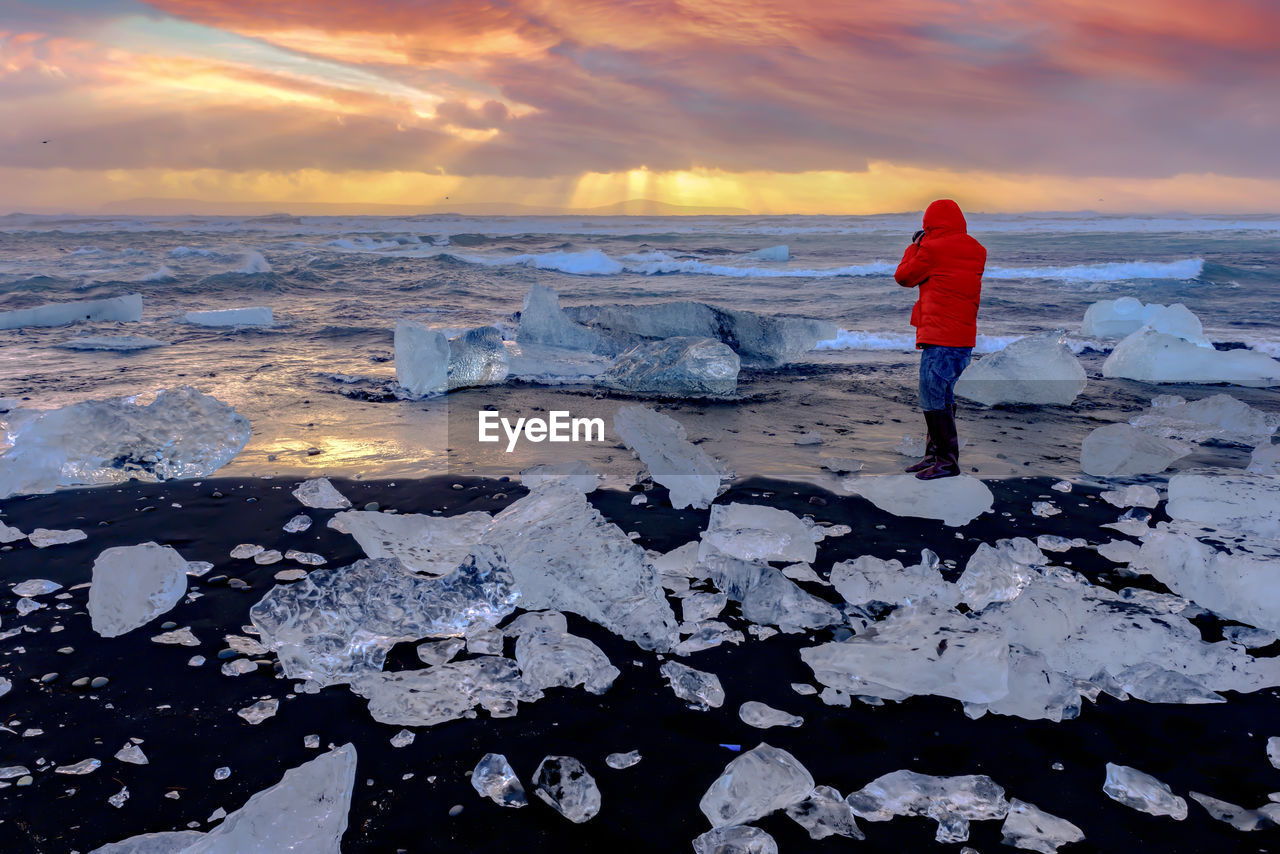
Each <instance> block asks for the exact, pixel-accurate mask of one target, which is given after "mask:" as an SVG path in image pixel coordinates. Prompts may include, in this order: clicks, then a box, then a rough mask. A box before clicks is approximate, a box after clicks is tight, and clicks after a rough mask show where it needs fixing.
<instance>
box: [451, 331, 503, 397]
mask: <svg viewBox="0 0 1280 854" xmlns="http://www.w3.org/2000/svg"><path fill="white" fill-rule="evenodd" d="M508 372H509V365H508V363H507V348H506V345H504V344H503V343H502V332H500V331H499V330H498V328H497V327H496V326H479V327H476V328H475V329H468V330H467V331H466V332H464V333H462V334H461V335H458V336H456V337H454V338H451V339H449V370H448V379H449V389H450V390H453V389H455V388H471V387H474V386H482V385H496V384H498V383H500V382H502V381H503V380H505V379H506V378H507V373H508Z"/></svg>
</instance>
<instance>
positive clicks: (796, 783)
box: [698, 742, 813, 827]
mask: <svg viewBox="0 0 1280 854" xmlns="http://www.w3.org/2000/svg"><path fill="white" fill-rule="evenodd" d="M812 791H813V776H812V775H811V774H810V773H809V772H808V770H807V769H806V768H805V767H804V766H803V765H801V764H800V761H799V760H798V759H796V758H795V757H794V756H792V755H791V754H790V753H788V752H787V751H785V750H782V749H780V748H777V747H774V746H772V745H770V744H766V743H764V742H761V743H760V744H759V745H757V746H756V747H754V748H753V749H751V750H748V751H747V752H746V753H743V754H742V755H741V756H739V757H737V758H736V759H734V760H732V761H731V762H729V764H728V765H726V766H725V768H724V771H723V772H722V773H721V774H720V776H719V777H717V778H716V780H715V782H714V783H712V784H711V787H710V788H709V789H707V792H706V794H704V795H703V796H702V800H701V801H699V802H698V808H699V809H701V810H702V814H703V815H705V816H706V817H707V820H708V821H710V822H711V825H712V826H713V827H728V826H730V825H735V824H746V823H747V822H749V821H755V820H756V819H759V818H764V817H765V816H767V815H769V813H771V812H774V811H775V810H781V809H786V808H787V807H789V806H791V805H792V804H796V803H799V802H800V801H802V800H804V799H805V798H807V797H808V796H809V793H810V792H812Z"/></svg>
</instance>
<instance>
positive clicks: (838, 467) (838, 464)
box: [818, 457, 866, 474]
mask: <svg viewBox="0 0 1280 854" xmlns="http://www.w3.org/2000/svg"><path fill="white" fill-rule="evenodd" d="M818 462H820V463H821V464H822V467H823V468H824V469H826V470H827V471H830V472H835V473H836V474H852V473H854V472H859V471H862V469H863V467H864V466H865V465H866V463H864V462H863V461H862V460H858V459H854V458H853V457H819V458H818Z"/></svg>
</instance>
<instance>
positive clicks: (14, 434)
mask: <svg viewBox="0 0 1280 854" xmlns="http://www.w3.org/2000/svg"><path fill="white" fill-rule="evenodd" d="M0 430H2V431H3V432H4V433H6V434H7V441H8V443H9V445H10V447H9V448H8V449H7V450H3V451H2V452H0V498H4V497H7V496H9V495H15V494H18V493H33V492H53V491H54V490H55V489H57V488H58V487H61V486H92V485H96V484H103V483H122V482H124V481H126V480H130V479H136V480H144V481H163V480H172V479H175V478H193V477H204V476H206V475H210V474H213V472H215V471H217V470H218V469H219V468H221V467H222V466H224V465H226V464H227V463H229V462H230V461H231V459H232V458H233V457H235V455H236V454H238V453H240V449H241V448H243V447H244V446H245V443H246V442H248V441H249V421H248V420H247V419H246V418H245V417H244V416H242V415H239V414H237V413H236V411H235V410H234V409H232V408H231V407H230V406H228V405H227V404H225V403H223V402H222V401H220V400H218V399H216V398H213V397H210V396H208V395H205V394H201V393H200V392H198V391H196V390H195V389H194V388H191V387H190V386H183V387H181V388H178V389H173V390H165V389H162V390H161V391H159V392H158V393H157V394H156V397H155V400H154V401H152V402H151V403H149V404H146V405H140V404H139V403H138V399H137V398H136V397H117V398H110V399H107V400H86V401H82V402H80V403H73V404H70V405H69V406H64V407H62V408H60V409H50V410H46V411H37V410H28V409H17V410H13V411H12V412H9V413H8V414H7V415H5V416H4V417H3V418H0Z"/></svg>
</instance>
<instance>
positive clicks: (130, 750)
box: [116, 741, 148, 765]
mask: <svg viewBox="0 0 1280 854" xmlns="http://www.w3.org/2000/svg"><path fill="white" fill-rule="evenodd" d="M116 759H119V760H120V761H121V762H128V763H129V764H130V765H146V764H147V762H148V760H147V754H145V753H143V752H142V748H141V747H139V746H138V745H136V744H134V743H133V742H132V741H127V742H125V745H124V747H122V748H120V749H119V750H117V751H116Z"/></svg>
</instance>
